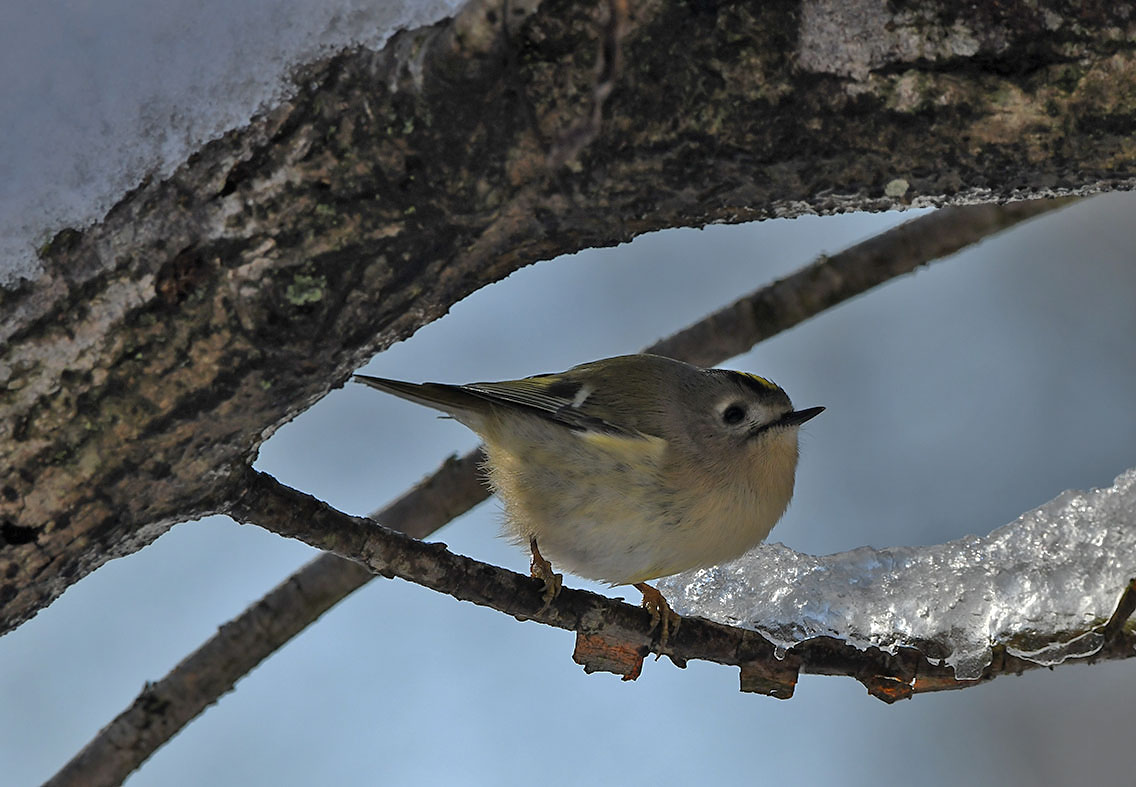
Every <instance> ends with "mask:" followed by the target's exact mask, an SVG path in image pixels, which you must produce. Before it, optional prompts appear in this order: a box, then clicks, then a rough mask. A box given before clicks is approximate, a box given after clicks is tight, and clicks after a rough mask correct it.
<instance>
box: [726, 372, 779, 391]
mask: <svg viewBox="0 0 1136 787" xmlns="http://www.w3.org/2000/svg"><path fill="white" fill-rule="evenodd" d="M735 374H740V375H741V376H742V377H748V378H749V379H751V380H753V381H754V382H755V383H757V384H758V385H760V386H762V387H763V388H768V389H769V390H770V391H779V390H781V387H780V386H779V385H777V383H775V382H773V381H772V380H766V379H765V378H764V377H762V376H761V375H758V374H751V373H750V372H735Z"/></svg>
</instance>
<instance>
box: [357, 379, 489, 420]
mask: <svg viewBox="0 0 1136 787" xmlns="http://www.w3.org/2000/svg"><path fill="white" fill-rule="evenodd" d="M352 379H353V380H354V381H355V382H357V383H363V385H368V386H370V387H371V388H376V389H378V390H380V391H384V392H386V393H389V394H394V395H395V396H397V397H399V398H402V399H406V400H408V401H411V402H414V403H415V404H422V405H425V406H427V407H433V408H434V409H435V410H441V411H442V412H444V413H447V414H449V415H453V416H461V415H463V414H466V413H473V412H476V411H477V410H478V409H483V408H484V407H485V401H484V398H483V397H480V396H477V395H476V394H473V393H470V392H469V391H467V390H465V389H464V388H462V387H461V386H459V385H447V384H445V383H407V382H403V381H402V380H389V379H387V378H385V377H371V376H369V375H366V374H356V375H354V377H353V378H352ZM479 405H480V408H479ZM459 420H461V419H460V418H459Z"/></svg>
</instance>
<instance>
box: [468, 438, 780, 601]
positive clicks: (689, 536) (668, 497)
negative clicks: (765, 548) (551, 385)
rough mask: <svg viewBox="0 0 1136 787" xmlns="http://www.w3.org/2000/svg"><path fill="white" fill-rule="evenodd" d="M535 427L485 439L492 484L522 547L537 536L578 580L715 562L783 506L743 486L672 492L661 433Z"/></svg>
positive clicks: (632, 578) (750, 540) (631, 578)
mask: <svg viewBox="0 0 1136 787" xmlns="http://www.w3.org/2000/svg"><path fill="white" fill-rule="evenodd" d="M542 426H543V425H541V424H535V425H534V427H533V430H532V431H534V432H535V433H536V434H532V435H526V434H525V433H524V431H523V430H521V431H517V430H514V432H513V433H512V434H511V435H510V436H509V439H508V440H507V441H500V440H490V439H487V440H486V448H487V452H488V455H489V462H488V467H489V478H490V482H491V483H492V485H493V487H494V490H495V491H496V492H497V494H498V495H499V496H500V498H501V499H502V501H503V502H504V505H505V515H506V516H505V526H506V530H507V532H508V534H509V535H510V536H511V537H513V538H514V539H515V540H516V541H517V542H519V543H521V544H524V545H526V546H527V544H528V541H529V539H530V538H535V539H536V540H537V543H538V545H539V547H540V551H541V553H542V554H543V555H544V556H545V557H546V558H547V559H548V560H550V561H551V562H552V564H553V565H554V566H555V567H557V568H560V569H562V570H566V571H569V572H571V573H573V574H576V575H578V576H581V577H586V578H589V579H594V580H599V581H602V582H609V583H611V584H613V585H620V584H631V583H635V582H643V581H647V580H650V579H654V578H656V577H661V576H667V575H669V574H675V573H678V572H680V571H686V570H688V569H693V568H698V567H702V566H709V565H714V564H716V563H720V562H722V561H724V560H728V559H730V558H733V557H736V556H738V555H740V554H742V553H743V552H745V551H747V550H748V549H750V548H752V547H753V546H755V545H756V544H758V543H759V542H760V541H761V540H762V539H764V538H765V536H766V535H768V533H769V531H770V529H771V528H772V527H773V525H774V523H775V522H776V521H777V519H779V518H780V516H781V514H782V512H783V511H784V509H785V506H786V505H787V503H788V498H787V497H786V498H785V500H784V501H772V500H769V501H761V500H758V499H757V498H756V497H755V496H754V495H753V493H752V492H751V490H750V486H749V485H748V484H744V483H739V484H737V485H734V486H731V487H729V488H727V489H725V490H724V491H723V490H722V489H719V490H717V491H716V492H715V494H713V495H709V494H705V493H704V492H703V490H701V489H696V490H684V489H676V488H675V485H674V484H673V483H670V482H668V472H667V466H666V443H665V442H664V441H663V440H660V439H658V438H653V437H643V438H628V437H625V436H612V435H603V434H599V435H596V434H583V435H581V434H580V433H571V432H569V433H565V430H563V429H557V430H556V431H555V432H554V433H546V432H550V431H551V430H546V429H543V428H542ZM534 438H536V439H534ZM790 489H791V482H790Z"/></svg>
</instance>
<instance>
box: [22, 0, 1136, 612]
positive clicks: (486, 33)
mask: <svg viewBox="0 0 1136 787" xmlns="http://www.w3.org/2000/svg"><path fill="white" fill-rule="evenodd" d="M610 7H613V8H621V7H622V4H621V3H613V4H610ZM503 8H504V7H503V5H502V4H501V3H500V2H494V0H474V2H472V3H471V4H470V5H468V6H467V7H466V8H464V9H463V10H462V12H461V13H460V14H458V16H457V17H455V19H453V20H447V21H445V22H443V23H439V24H438V25H434V26H432V27H429V28H423V29H420V30H414V31H407V32H404V33H401V34H399V35H397V36H395V37H394V38H393V39H391V41H390V42H389V44H388V45H387V46H386V48H385V49H384V50H383V51H382V52H378V53H375V52H368V51H362V50H360V51H354V52H350V53H346V54H342V55H339V56H336V57H333V58H330V59H328V60H326V61H323V62H320V63H317V64H314V65H312V66H311V67H310V68H308V69H306V70H305V71H304V72H303V73H302V74H301V75H300V77H299V79H298V82H297V84H298V86H299V87H298V88H297V92H296V95H295V96H294V97H293V98H291V99H289V100H288V101H286V102H284V103H283V104H281V105H280V106H279V107H276V108H274V109H273V110H271V111H270V112H267V113H266V114H265V115H264V116H263V117H262V118H260V119H259V120H257V121H256V122H255V123H253V124H252V125H251V126H249V127H248V128H245V129H241V130H239V131H234V132H232V133H230V134H228V135H226V136H225V137H224V138H223V139H220V140H217V141H215V142H213V143H211V144H209V145H207V146H206V147H204V148H203V149H202V150H201V151H200V152H199V153H198V154H196V155H195V156H193V157H192V159H191V160H190V161H188V162H187V163H186V164H185V165H184V166H183V167H181V168H180V169H179V170H178V171H177V172H176V173H175V175H173V176H172V177H171V178H170V179H168V180H166V181H163V182H153V183H147V184H144V185H142V186H140V187H139V188H138V189H137V190H135V191H134V192H132V193H131V194H130V195H128V196H127V197H126V198H124V199H123V201H122V202H121V203H120V204H119V205H118V206H117V207H115V208H114V209H113V210H112V211H111V212H110V213H109V214H108V215H107V217H106V218H105V220H104V221H103V222H102V223H101V224H100V225H98V226H97V227H94V228H92V229H90V230H87V231H83V232H79V231H65V232H63V233H60V234H59V236H58V237H57V238H56V239H55V240H54V241H53V242H52V243H50V244H48V245H47V246H46V247H45V248H44V249H43V250H42V260H43V264H44V270H43V273H42V274H41V275H40V276H39V277H38V278H37V279H35V280H32V281H27V282H25V283H24V284H23V285H22V286H21V287H20V288H19V289H17V290H15V291H3V292H2V293H0V314H3V323H2V324H0V348H2V349H0V412H2V413H3V418H2V419H0V467H3V468H5V470H6V473H5V475H4V477H3V479H0V481H2V482H0V492H2V494H0V525H2V529H0V535H2V538H3V541H2V542H0V557H2V558H3V560H2V562H3V564H4V574H3V575H4V579H3V580H0V632H2V631H6V630H8V629H9V628H11V627H13V626H15V625H18V624H19V623H20V622H22V621H23V620H26V619H27V618H28V617H30V616H31V615H32V614H34V613H35V611H36V610H38V609H40V608H42V607H43V606H44V605H46V604H48V603H50V601H51V600H52V599H54V598H55V597H56V596H57V595H58V594H59V593H60V592H62V590H63V588H65V587H66V586H67V585H68V584H70V583H71V582H74V581H75V580H77V579H79V578H81V577H82V576H84V575H85V574H86V573H88V572H89V571H91V570H92V569H93V568H95V567H97V566H98V565H99V564H101V563H102V562H104V561H105V560H107V559H109V558H110V557H113V556H116V555H121V554H125V553H128V552H131V551H133V550H135V549H137V548H139V547H140V546H141V545H143V544H145V543H148V542H149V541H150V540H151V539H153V538H154V537H156V536H157V535H158V534H159V533H161V532H162V531H163V530H164V529H166V528H167V527H168V526H169V525H170V524H171V523H173V522H175V521H180V520H183V519H186V518H189V517H192V516H195V515H199V514H203V513H206V512H210V511H216V510H219V509H222V508H223V507H224V505H225V503H226V500H225V499H224V498H225V494H224V490H225V489H227V488H228V485H227V484H226V479H227V478H231V477H233V476H234V474H237V473H239V470H240V468H241V467H242V466H243V465H245V464H247V462H248V461H249V458H250V457H251V456H252V455H254V454H255V451H256V449H257V447H258V446H259V445H260V443H261V442H262V441H263V440H264V439H266V438H267V436H268V435H270V434H271V433H272V431H273V430H274V429H275V428H276V427H278V426H279V425H280V424H281V423H284V422H285V421H287V420H288V419H289V418H291V417H293V416H295V415H296V414H297V413H299V412H301V411H302V410H303V409H305V408H306V407H308V406H309V405H310V404H311V403H312V402H314V401H316V400H317V399H318V398H319V397H320V396H322V395H323V394H325V393H326V392H327V391H328V390H329V388H331V387H333V386H335V385H338V384H340V383H341V382H342V381H343V380H344V379H346V377H347V375H348V374H349V373H350V371H351V370H352V369H354V368H355V367H357V366H358V365H359V363H360V362H361V361H362V360H363V359H365V358H367V357H369V356H371V355H372V354H374V353H375V352H376V351H377V350H379V349H381V348H383V347H385V346H387V345H389V344H390V343H391V342H392V341H394V340H396V339H398V338H402V337H405V336H406V335H408V334H409V333H410V332H412V331H413V330H414V329H415V328H416V327H418V326H420V325H421V324H423V323H424V322H426V321H428V320H430V319H433V318H434V317H437V316H438V315H440V314H442V313H444V311H445V310H446V309H447V308H448V307H449V306H450V305H452V304H453V303H454V302H455V301H457V300H458V299H460V298H462V297H464V296H465V295H467V294H468V293H470V292H471V291H473V290H474V289H476V288H477V287H479V286H481V285H483V284H485V283H488V282H490V281H494V280H496V279H499V278H501V277H503V276H505V275H506V274H508V273H509V272H510V271H512V270H514V269H516V268H517V267H519V266H521V265H524V264H527V263H529V262H532V261H534V260H539V259H546V258H550V257H552V256H555V255H557V254H560V253H562V252H569V251H576V250H578V249H580V248H583V247H589V246H600V245H610V244H614V243H617V242H620V241H624V240H627V239H629V238H631V237H633V236H635V235H637V234H639V233H642V232H646V231H649V230H654V229H660V228H664V227H673V226H680V225H702V224H705V223H707V222H711V221H743V220H749V219H756V218H762V217H766V216H780V215H796V214H798V213H801V212H808V211H819V212H827V211H837V210H847V209H851V208H862V209H881V208H886V207H893V206H896V205H901V204H907V203H912V204H923V203H927V204H931V203H945V202H963V201H973V200H1001V199H1005V198H1008V197H1015V196H1028V195H1031V194H1032V195H1037V194H1044V193H1049V192H1051V191H1052V190H1065V189H1068V190H1094V189H1101V188H1111V187H1118V186H1124V185H1127V184H1129V183H1130V182H1131V180H1132V178H1133V175H1134V174H1136V172H1134V166H1133V162H1134V150H1133V142H1132V136H1131V134H1130V133H1129V131H1130V129H1131V128H1132V127H1133V115H1134V114H1136V109H1134V107H1133V104H1132V101H1131V95H1132V91H1131V86H1132V84H1133V81H1134V80H1133V73H1134V71H1136V54H1134V51H1133V46H1132V43H1131V42H1132V41H1133V40H1136V35H1134V34H1133V28H1134V26H1136V19H1132V18H1129V17H1128V16H1127V15H1126V14H1127V10H1126V8H1125V7H1124V5H1123V4H1107V3H1103V4H1095V5H1093V6H1092V7H1091V8H1088V9H1086V8H1078V9H1076V10H1075V11H1072V10H1070V7H1069V6H1068V4H1066V3H1063V2H1058V1H1057V0H1042V2H1039V3H1035V4H1032V5H1029V6H1027V5H1025V4H995V5H990V4H966V3H960V4H947V3H942V2H939V1H938V0H920V1H919V2H915V3H902V4H893V3H885V2H883V0H879V2H878V3H874V2H868V3H859V4H856V8H857V11H856V13H855V14H850V13H849V12H848V11H847V9H846V7H845V4H843V3H840V2H834V1H833V0H800V1H799V2H782V3H758V4H753V3H744V2H733V3H731V2H723V3H716V4H705V3H642V4H635V5H634V8H633V9H632V12H631V13H630V14H629V15H628V16H627V18H626V20H621V23H620V24H619V25H618V28H619V30H618V33H619V47H618V51H612V52H611V57H610V58H607V56H606V55H605V61H604V63H605V64H606V63H612V64H614V63H617V62H618V63H619V64H620V68H619V69H618V71H617V72H614V73H613V72H612V69H611V68H608V67H606V65H605V67H604V68H603V69H601V70H600V73H599V75H598V76H597V69H596V57H597V54H596V53H597V51H598V50H599V49H600V47H599V43H600V42H601V41H602V42H604V45H605V51H607V49H610V47H608V41H607V38H608V37H611V34H610V33H609V32H607V31H609V30H610V28H609V26H608V25H606V24H605V21H604V20H605V18H607V17H606V16H605V15H606V14H607V12H608V8H609V4H607V3H604V4H602V5H599V6H596V7H593V6H590V5H586V4H581V3H576V2H567V0H548V2H545V3H544V4H543V5H541V6H540V7H539V8H536V7H534V6H531V5H529V4H526V3H520V2H510V3H509V4H508V9H509V14H510V16H509V23H508V26H507V28H506V26H504V25H503V18H504V15H503V13H502V12H503ZM1066 15H1068V16H1066ZM849 29H852V30H853V31H854V33H855V34H854V35H849V34H848V31H849ZM506 36H507V40H506ZM605 36H606V37H605ZM616 55H618V57H616ZM597 79H598V80H599V83H597ZM612 79H614V81H613V82H612V81H611V80H612ZM608 82H610V83H611V84H612V85H614V89H613V90H612V91H611V93H610V95H608V96H607V98H606V100H605V101H603V102H602V117H601V118H600V122H599V123H598V129H599V133H598V134H597V135H594V136H591V135H587V139H588V140H590V141H589V142H588V144H587V146H586V147H583V148H580V149H579V152H578V155H577V156H576V157H575V158H574V159H572V160H569V161H567V162H566V163H565V166H564V167H562V168H560V169H559V170H556V171H550V169H549V161H550V159H551V160H553V161H557V160H559V158H560V157H561V154H557V155H555V156H554V155H552V154H553V153H554V152H556V151H554V150H552V149H550V145H551V146H555V144H556V141H558V140H563V139H564V138H565V132H567V131H570V130H571V129H574V128H578V127H579V121H580V120H581V119H586V118H587V117H589V114H590V113H593V110H594V109H595V107H597V106H600V105H601V102H597V101H596V98H597V96H599V95H600V93H603V94H604V95H606V90H607V88H606V87H605V84H604V83H608ZM600 88H602V90H600V92H599V93H597V90H598V89H600ZM596 127H597V124H596V123H592V124H591V126H590V128H593V129H594V128H596ZM558 150H559V148H558ZM569 150H571V151H572V152H575V151H576V150H577V149H576V148H572V147H570V148H569Z"/></svg>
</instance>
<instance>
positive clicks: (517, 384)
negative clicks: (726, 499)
mask: <svg viewBox="0 0 1136 787" xmlns="http://www.w3.org/2000/svg"><path fill="white" fill-rule="evenodd" d="M458 387H460V388H461V389H462V390H463V391H468V392H470V393H472V394H474V395H476V396H480V397H482V398H484V399H485V400H486V401H489V402H492V403H493V404H497V405H502V406H506V407H518V408H522V409H525V410H528V411H529V412H532V413H534V414H536V415H539V416H541V417H543V418H547V419H549V420H550V421H554V422H556V423H559V424H562V425H563V426H566V427H568V428H569V429H576V430H580V431H587V432H601V433H604V434H610V435H622V436H625V437H645V436H646V435H644V434H642V433H641V432H639V431H637V430H635V429H628V428H627V427H624V426H620V425H619V424H616V423H613V422H611V421H609V420H607V419H606V418H603V417H601V416H600V415H598V414H597V413H596V412H595V411H594V410H593V409H592V408H589V407H588V397H589V396H590V395H591V394H592V390H591V388H590V386H589V385H588V384H587V383H586V382H584V381H583V380H579V379H574V378H572V377H569V376H565V375H559V374H542V375H537V376H535V377H526V378H524V379H522V380H505V381H502V382H493V383H470V384H469V385H462V386H458Z"/></svg>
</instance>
